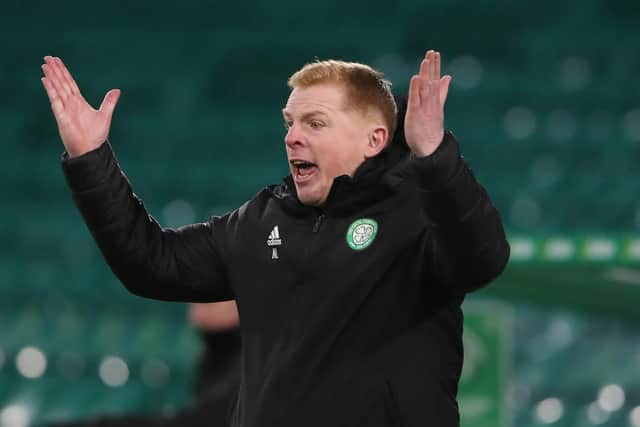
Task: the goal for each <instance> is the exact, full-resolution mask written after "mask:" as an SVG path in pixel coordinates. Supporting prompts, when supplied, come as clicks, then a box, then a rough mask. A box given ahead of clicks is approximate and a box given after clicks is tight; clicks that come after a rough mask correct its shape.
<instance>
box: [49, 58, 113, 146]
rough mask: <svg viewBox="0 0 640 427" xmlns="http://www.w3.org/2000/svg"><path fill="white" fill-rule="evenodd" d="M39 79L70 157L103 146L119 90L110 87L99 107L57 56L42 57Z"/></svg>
mask: <svg viewBox="0 0 640 427" xmlns="http://www.w3.org/2000/svg"><path fill="white" fill-rule="evenodd" d="M44 60H45V63H44V64H43V65H42V70H43V71H44V75H45V77H43V78H42V84H43V85H44V88H45V90H46V91H47V95H48V97H49V101H50V102H51V109H52V111H53V115H54V117H55V119H56V122H57V124H58V131H59V132H60V137H61V138H62V143H63V144H64V146H65V149H66V150H67V153H68V154H69V156H70V157H76V156H80V155H82V154H84V153H87V152H89V151H91V150H94V149H96V148H98V147H99V146H100V145H102V144H103V143H104V142H105V141H106V140H107V137H108V136H109V128H110V127H111V118H112V116H113V110H114V109H115V108H116V104H117V102H118V98H119V97H120V90H118V89H112V90H110V91H109V92H108V93H107V94H106V95H105V97H104V100H103V101H102V104H101V105H100V108H99V109H98V110H96V109H94V108H93V107H92V106H91V105H89V103H88V102H87V101H85V99H84V98H83V97H82V94H81V93H80V89H78V85H77V84H76V82H75V80H74V79H73V77H72V76H71V74H70V73H69V71H68V70H67V68H66V67H65V65H64V63H63V62H62V60H61V59H60V58H55V57H51V56H45V58H44Z"/></svg>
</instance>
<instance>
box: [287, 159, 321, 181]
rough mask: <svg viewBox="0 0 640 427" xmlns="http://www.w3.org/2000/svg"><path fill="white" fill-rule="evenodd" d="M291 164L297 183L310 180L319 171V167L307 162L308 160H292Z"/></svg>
mask: <svg viewBox="0 0 640 427" xmlns="http://www.w3.org/2000/svg"><path fill="white" fill-rule="evenodd" d="M290 163H291V166H292V168H293V177H294V179H295V181H296V182H302V181H305V180H307V179H309V178H310V177H311V176H312V175H313V174H314V173H315V172H316V170H318V166H317V165H316V164H315V163H311V162H307V161H306V160H291V162H290Z"/></svg>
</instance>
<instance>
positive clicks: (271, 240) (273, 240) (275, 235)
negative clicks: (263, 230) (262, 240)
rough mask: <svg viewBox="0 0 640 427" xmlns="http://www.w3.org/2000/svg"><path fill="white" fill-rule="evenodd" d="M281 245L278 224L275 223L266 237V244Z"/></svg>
mask: <svg viewBox="0 0 640 427" xmlns="http://www.w3.org/2000/svg"><path fill="white" fill-rule="evenodd" d="M280 245H282V239H280V230H278V226H277V225H276V226H275V227H273V230H271V233H269V237H268V239H267V246H280Z"/></svg>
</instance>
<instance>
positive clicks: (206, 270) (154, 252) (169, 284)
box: [62, 142, 233, 302]
mask: <svg viewBox="0 0 640 427" xmlns="http://www.w3.org/2000/svg"><path fill="white" fill-rule="evenodd" d="M62 169H63V172H64V174H65V177H66V179H67V184H68V186H69V187H70V189H71V191H72V194H73V199H74V201H75V204H76V205H77V207H78V209H79V210H80V213H81V214H82V217H83V218H84V221H85V223H86V224H87V227H88V228H89V231H90V232H91V234H92V235H93V238H94V239H95V240H96V242H97V244H98V247H99V248H100V250H101V251H102V254H103V255H104V257H105V259H106V261H107V263H108V264H109V267H111V270H112V271H113V272H114V273H115V275H116V276H117V277H118V278H119V279H120V281H121V282H122V283H123V284H124V286H125V287H126V288H127V289H128V290H129V291H131V292H132V293H134V294H136V295H139V296H143V297H147V298H154V299H160V300H169V301H192V302H199V301H201V302H207V301H220V300H226V299H232V298H233V295H232V291H231V289H230V286H229V283H228V280H227V275H226V272H225V266H224V262H223V260H222V257H221V253H223V252H221V251H222V248H221V239H222V238H223V237H224V230H225V223H226V222H225V218H219V217H213V218H211V219H210V220H209V221H208V222H206V223H200V224H193V225H188V226H185V227H181V228H178V229H169V228H162V227H160V225H159V224H158V223H157V222H156V221H155V220H154V219H153V218H152V217H151V216H150V215H149V214H148V213H147V211H146V209H145V207H144V205H143V203H142V201H141V200H140V199H139V198H138V197H137V196H136V195H135V194H133V192H132V190H131V186H130V184H129V181H128V180H127V178H126V176H125V175H124V173H123V172H122V171H121V170H120V167H119V165H118V162H117V160H116V158H115V156H114V154H113V151H112V149H111V146H110V144H109V142H105V143H104V144H103V145H101V146H100V147H99V148H97V149H96V150H94V151H91V152H89V153H86V154H84V155H82V156H79V157H75V158H68V156H67V155H66V153H65V154H64V155H63V159H62Z"/></svg>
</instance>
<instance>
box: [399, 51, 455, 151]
mask: <svg viewBox="0 0 640 427" xmlns="http://www.w3.org/2000/svg"><path fill="white" fill-rule="evenodd" d="M449 83H451V76H444V77H440V52H435V51H433V50H429V51H428V52H427V54H426V55H425V58H424V59H423V60H422V63H421V64H420V72H419V73H418V74H417V75H414V76H413V77H412V78H411V83H410V85H409V100H408V102H407V114H406V116H405V122H404V133H405V138H406V140H407V144H408V145H409V148H411V151H412V152H413V154H414V155H416V156H418V157H424V156H428V155H430V154H431V153H433V152H434V151H436V149H437V148H438V146H439V145H440V143H442V139H443V138H444V103H445V101H446V100H447V93H448V92H449Z"/></svg>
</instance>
